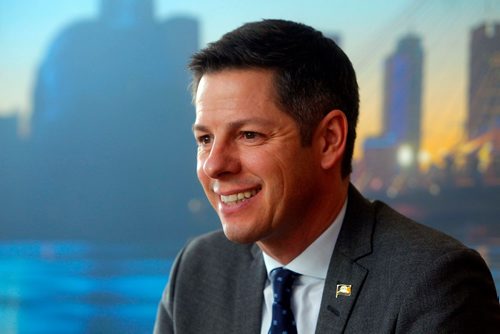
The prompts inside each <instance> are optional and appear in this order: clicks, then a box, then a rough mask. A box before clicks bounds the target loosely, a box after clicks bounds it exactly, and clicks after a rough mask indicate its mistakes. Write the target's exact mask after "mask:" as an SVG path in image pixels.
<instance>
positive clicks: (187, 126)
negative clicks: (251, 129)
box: [12, 0, 216, 243]
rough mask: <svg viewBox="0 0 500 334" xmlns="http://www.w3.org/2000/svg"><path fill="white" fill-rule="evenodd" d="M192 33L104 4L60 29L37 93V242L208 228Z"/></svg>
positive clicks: (144, 12)
mask: <svg viewBox="0 0 500 334" xmlns="http://www.w3.org/2000/svg"><path fill="white" fill-rule="evenodd" d="M198 31H199V23H198V21H197V19H195V18H191V17H173V18H169V19H167V20H164V19H162V20H159V19H157V18H156V17H155V15H154V1H153V0H101V1H100V10H99V14H98V16H97V17H95V18H90V19H85V20H79V21H76V22H73V23H71V24H69V25H68V26H67V27H66V28H64V29H63V30H62V31H60V32H59V33H58V35H57V36H56V38H55V39H54V40H53V41H52V43H51V44H50V45H49V48H48V50H47V52H46V54H45V56H44V58H43V59H42V61H41V65H40V68H39V71H38V75H37V80H36V84H35V87H34V94H33V108H34V109H33V136H32V141H33V142H34V146H35V149H34V152H35V157H34V158H33V160H34V162H33V163H32V164H31V165H32V166H33V167H32V168H33V173H32V174H33V175H35V177H34V180H33V182H32V184H33V186H32V189H33V190H32V191H31V193H29V194H27V196H26V197H27V198H28V199H29V205H30V206H29V207H30V208H31V209H30V211H32V212H33V216H34V217H33V219H32V221H34V222H36V223H37V224H38V225H40V226H44V230H43V233H45V234H44V235H43V237H46V238H66V237H71V238H88V239H96V238H101V239H113V240H116V239H118V240H125V239H135V240H142V241H145V240H151V239H161V238H163V237H164V236H172V240H174V241H172V242H178V241H177V240H179V241H181V242H182V243H183V242H184V241H183V240H185V238H187V236H188V235H193V234H198V233H199V232H202V231H206V230H207V229H209V228H212V226H211V225H209V224H208V221H212V220H213V221H214V222H215V221H216V220H215V219H213V218H214V217H213V216H214V214H212V210H211V209H210V208H209V206H208V205H205V204H203V206H202V207H201V206H200V205H201V204H200V205H193V204H192V203H195V204H196V203H200V199H203V198H204V195H203V193H202V190H201V187H200V186H199V184H198V181H197V180H196V173H195V165H196V162H195V153H194V152H196V145H195V141H194V139H193V136H192V132H191V125H192V123H193V119H194V112H193V107H192V105H191V103H190V101H191V97H190V93H189V90H188V81H189V76H188V73H187V71H186V64H187V62H188V60H189V58H188V57H189V55H191V54H192V53H194V52H195V51H197V49H198V42H199V37H198V36H199V32H198ZM27 201H28V200H27ZM204 210H205V211H204ZM207 218H208V219H209V220H208V221H207V220H206V219H207ZM205 222H207V223H206V224H204V223H205ZM202 223H203V224H202ZM12 225H13V224H12ZM16 226H22V230H23V231H30V230H33V229H30V228H28V227H27V226H26V225H22V224H18V225H16Z"/></svg>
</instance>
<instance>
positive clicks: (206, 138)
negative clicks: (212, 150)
mask: <svg viewBox="0 0 500 334" xmlns="http://www.w3.org/2000/svg"><path fill="white" fill-rule="evenodd" d="M211 141H212V138H210V136H209V135H203V136H199V137H198V144H199V145H208V144H210V142H211Z"/></svg>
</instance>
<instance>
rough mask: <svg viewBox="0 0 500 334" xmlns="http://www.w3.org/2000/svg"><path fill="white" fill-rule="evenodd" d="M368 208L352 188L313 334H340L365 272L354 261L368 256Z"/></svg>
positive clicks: (370, 220)
mask: <svg viewBox="0 0 500 334" xmlns="http://www.w3.org/2000/svg"><path fill="white" fill-rule="evenodd" d="M373 222H374V219H373V209H372V207H371V204H370V203H369V202H368V201H367V200H366V199H365V198H363V197H362V196H361V194H360V193H359V192H358V191H357V190H356V189H355V188H354V187H353V186H352V185H351V186H350V188H349V197H348V203H347V210H346V215H345V217H344V222H343V224H342V229H341V231H340V234H339V238H338V240H337V244H336V246H335V250H334V251H333V255H332V259H331V260H330V265H329V268H328V274H327V277H326V282H325V289H324V291H323V297H322V300H321V306H320V313H319V317H318V323H317V326H316V333H341V332H342V331H343V330H344V328H345V326H346V324H347V320H348V319H349V316H350V314H351V311H352V308H353V306H354V304H355V303H356V299H357V296H358V294H359V292H360V291H361V289H362V287H363V282H364V280H365V278H366V275H367V274H368V270H367V269H366V268H364V267H362V266H361V265H359V264H358V263H357V262H356V261H357V260H358V259H359V258H361V257H364V256H366V255H368V254H370V253H371V251H372V244H371V237H372V233H373V225H374V223H373Z"/></svg>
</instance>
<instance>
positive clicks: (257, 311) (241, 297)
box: [233, 244, 267, 334]
mask: <svg viewBox="0 0 500 334" xmlns="http://www.w3.org/2000/svg"><path fill="white" fill-rule="evenodd" d="M249 255H250V256H251V259H250V265H249V267H248V269H247V270H240V273H239V281H238V282H240V285H239V287H238V289H237V292H236V302H235V310H234V316H235V317H236V318H235V321H234V322H233V323H235V324H237V331H236V333H242V334H245V333H248V334H255V333H260V327H261V321H262V319H261V318H262V303H263V298H264V297H263V293H262V291H263V290H264V284H265V280H266V277H267V274H266V268H265V265H264V259H263V257H262V253H261V251H260V249H259V247H258V246H257V245H255V244H254V245H253V246H252V248H251V252H250V254H249Z"/></svg>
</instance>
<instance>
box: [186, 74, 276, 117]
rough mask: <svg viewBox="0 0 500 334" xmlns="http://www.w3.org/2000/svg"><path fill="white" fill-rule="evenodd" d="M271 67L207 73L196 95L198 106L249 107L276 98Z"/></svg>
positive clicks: (204, 107)
mask: <svg viewBox="0 0 500 334" xmlns="http://www.w3.org/2000/svg"><path fill="white" fill-rule="evenodd" d="M273 79H274V74H273V72H272V71H271V70H260V69H229V70H222V71H218V72H214V73H207V74H204V75H203V76H202V77H201V79H200V82H199V84H198V89H197V91H196V96H195V106H196V110H197V111H199V110H203V109H206V108H213V107H217V105H223V106H226V107H235V106H236V105H239V106H240V107H244V106H245V105H248V106H249V107H250V106H252V105H255V104H260V103H274V102H275V96H276V94H275V88H274V83H273Z"/></svg>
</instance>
